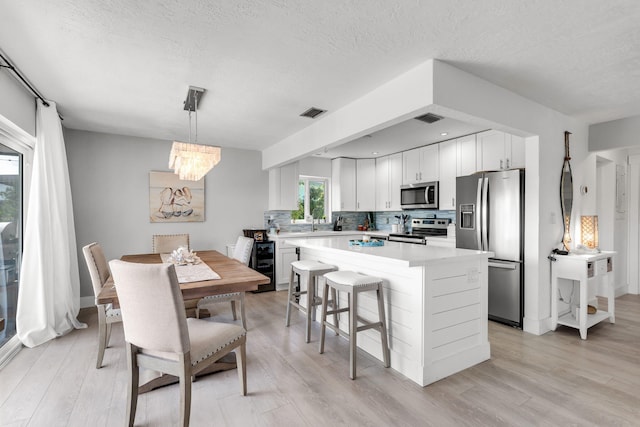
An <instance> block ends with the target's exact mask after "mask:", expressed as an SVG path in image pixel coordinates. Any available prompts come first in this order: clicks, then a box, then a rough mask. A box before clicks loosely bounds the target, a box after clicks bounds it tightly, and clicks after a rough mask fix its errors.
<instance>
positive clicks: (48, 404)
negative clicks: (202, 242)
mask: <svg viewBox="0 0 640 427" xmlns="http://www.w3.org/2000/svg"><path fill="white" fill-rule="evenodd" d="M285 301H286V294H285V293H284V292H269V293H264V294H256V295H253V294H249V295H248V296H247V314H248V323H249V333H248V338H247V346H248V348H247V358H248V374H247V376H248V387H249V394H248V396H246V397H242V396H240V393H239V383H238V377H237V373H236V371H235V370H233V371H228V372H223V373H217V374H214V375H210V376H208V377H205V378H202V379H199V380H198V381H197V382H196V383H194V386H193V401H192V408H191V421H192V422H191V425H192V426H212V425H216V426H252V425H258V426H262V425H265V426H294V425H295V426H305V425H310V426H312V425H318V426H319V425H351V426H352V425H371V426H391V425H393V426H397V425H406V426H428V425H432V426H449V425H454V426H502V425H509V426H532V425H543V426H568V425H580V426H582V425H598V426H618V425H635V426H638V425H640V296H635V295H626V296H623V297H620V298H618V299H617V300H616V310H617V323H616V324H615V325H611V324H609V323H601V324H599V325H596V326H594V327H593V328H591V329H590V330H589V337H588V340H587V341H582V340H581V339H580V337H579V334H578V331H577V330H574V329H569V328H564V327H559V328H558V330H557V331H556V332H551V333H548V334H546V335H543V336H534V335H530V334H526V333H523V332H522V331H519V330H516V329H512V328H510V327H506V326H502V325H499V324H496V323H493V322H489V324H490V328H489V338H490V341H491V360H490V361H487V362H484V363H482V364H480V365H477V366H475V367H473V368H471V369H468V370H466V371H464V372H461V373H459V374H456V375H453V376H451V377H449V378H446V379H443V380H441V381H439V382H437V383H435V384H432V385H430V386H428V387H424V388H422V387H419V386H417V385H416V384H414V383H412V382H410V381H409V380H407V379H405V378H404V377H402V376H401V375H399V374H398V373H396V372H395V371H393V370H391V369H385V368H383V367H382V366H381V363H380V362H378V361H377V360H374V359H372V358H371V357H369V356H368V355H366V354H365V353H363V352H360V353H359V355H358V378H357V379H356V380H355V381H352V380H350V379H349V376H348V347H347V343H346V341H345V340H343V339H341V338H337V337H335V336H333V335H329V336H328V340H327V344H326V352H325V354H324V355H320V354H318V349H317V337H318V330H319V329H318V327H317V325H314V329H313V331H312V332H313V341H312V343H310V344H305V343H304V321H303V316H302V315H301V314H300V313H297V312H296V313H297V314H296V315H294V316H293V320H292V325H291V327H290V328H285V327H284V313H285ZM80 319H81V320H83V321H85V322H88V323H89V325H90V327H89V328H88V329H84V330H78V331H74V332H73V333H71V334H69V335H66V336H64V337H61V338H59V339H56V340H54V341H50V342H49V343H48V344H45V345H42V346H40V347H37V348H34V349H26V348H25V349H23V350H22V351H21V352H20V353H19V354H18V355H17V356H16V357H15V358H14V360H12V361H11V362H10V363H9V365H8V366H7V367H6V368H5V369H4V370H2V371H0V425H2V426H27V425H28V426H91V427H98V426H120V425H124V418H125V400H126V396H125V390H126V383H127V374H126V365H125V354H124V353H125V352H124V346H123V333H122V326H121V325H116V326H114V331H113V335H112V347H110V348H109V349H107V352H106V354H105V359H104V363H105V366H104V367H103V368H102V369H99V370H97V369H95V366H94V365H95V357H96V351H97V330H96V322H97V320H96V315H95V313H94V311H93V310H87V311H83V312H82V313H81V315H80ZM217 319H222V320H227V321H228V320H230V319H231V315H230V308H229V307H228V306H227V305H226V304H222V305H221V307H220V316H218V317H217ZM178 402H179V394H178V387H177V386H169V387H165V388H162V389H158V390H155V391H153V392H151V393H148V394H145V395H142V396H141V397H140V400H139V403H138V412H137V417H136V425H148V426H168V425H177V422H178V414H179V411H178V404H179V403H178Z"/></svg>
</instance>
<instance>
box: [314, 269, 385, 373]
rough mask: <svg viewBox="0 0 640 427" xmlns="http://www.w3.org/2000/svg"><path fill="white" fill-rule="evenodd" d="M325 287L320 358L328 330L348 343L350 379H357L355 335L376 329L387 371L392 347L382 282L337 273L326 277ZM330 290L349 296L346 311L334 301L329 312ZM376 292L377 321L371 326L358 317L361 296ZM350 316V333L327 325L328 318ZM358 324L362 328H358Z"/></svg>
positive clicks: (341, 272)
mask: <svg viewBox="0 0 640 427" xmlns="http://www.w3.org/2000/svg"><path fill="white" fill-rule="evenodd" d="M324 278H325V286H324V289H323V293H322V295H323V298H322V314H321V317H320V354H322V353H324V335H325V328H326V327H329V328H331V329H333V330H334V331H335V332H337V333H338V334H340V335H342V336H344V337H346V338H348V339H349V363H350V366H349V377H351V379H352V380H353V379H355V378H356V349H357V348H358V347H357V343H356V334H357V333H358V332H361V331H364V330H367V329H372V328H375V329H377V330H378V331H379V332H380V338H381V341H382V358H383V361H384V366H385V368H388V367H389V343H388V342H387V322H386V320H385V315H384V295H383V293H382V279H380V278H378V277H372V276H366V275H364V274H359V273H356V272H353V271H334V272H331V273H327V274H325V275H324ZM329 288H331V290H332V292H335V291H336V290H337V291H341V292H346V293H347V296H348V300H347V307H343V308H339V307H338V303H337V301H338V300H337V299H336V298H335V296H334V297H333V307H332V308H333V309H332V310H330V311H327V306H328V303H329V301H327V295H328V292H329ZM366 291H376V295H377V299H378V321H377V322H370V321H368V320H366V319H363V318H361V317H360V316H358V294H359V293H360V292H366ZM345 311H348V312H349V333H348V334H347V333H345V332H343V331H341V330H340V328H339V327H338V326H337V323H336V325H335V326H334V325H332V324H330V323H328V322H327V314H333V315H334V316H335V315H336V314H338V313H342V312H345ZM358 322H360V323H361V324H362V326H358Z"/></svg>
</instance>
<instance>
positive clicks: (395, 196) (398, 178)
mask: <svg viewBox="0 0 640 427" xmlns="http://www.w3.org/2000/svg"><path fill="white" fill-rule="evenodd" d="M401 185H402V153H396V154H392V155H390V156H384V157H378V158H377V159H376V211H399V210H400V209H401V207H400V186H401Z"/></svg>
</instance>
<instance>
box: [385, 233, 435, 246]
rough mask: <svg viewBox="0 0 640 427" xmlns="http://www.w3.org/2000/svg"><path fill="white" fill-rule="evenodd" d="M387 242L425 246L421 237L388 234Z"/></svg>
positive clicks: (424, 241) (425, 242)
mask: <svg viewBox="0 0 640 427" xmlns="http://www.w3.org/2000/svg"><path fill="white" fill-rule="evenodd" d="M388 240H389V241H390V242H403V243H413V244H416V245H426V244H427V241H426V240H425V239H424V238H422V237H416V236H410V235H406V234H405V235H401V234H389V238H388Z"/></svg>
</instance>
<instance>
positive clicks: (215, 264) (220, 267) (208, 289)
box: [97, 250, 271, 393]
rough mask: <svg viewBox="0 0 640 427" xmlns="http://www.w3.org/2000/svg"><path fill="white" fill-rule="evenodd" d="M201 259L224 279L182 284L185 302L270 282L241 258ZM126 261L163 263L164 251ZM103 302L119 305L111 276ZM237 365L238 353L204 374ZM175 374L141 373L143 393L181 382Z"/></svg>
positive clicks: (210, 255) (210, 254)
mask: <svg viewBox="0 0 640 427" xmlns="http://www.w3.org/2000/svg"><path fill="white" fill-rule="evenodd" d="M197 256H198V258H200V260H201V261H202V262H204V263H205V264H207V265H208V266H209V267H210V268H211V269H212V270H213V271H215V272H216V273H218V275H219V276H220V279H215V280H204V281H200V282H189V283H180V290H181V291H182V297H183V299H184V300H185V301H189V300H196V299H200V298H203V297H206V296H209V295H220V294H228V293H233V292H247V291H256V290H258V285H264V284H268V283H270V281H271V279H269V277H267V276H265V275H264V274H261V273H258V272H257V271H255V270H253V269H251V268H249V267H247V266H246V265H244V264H243V263H241V262H240V261H238V260H236V259H233V258H229V257H227V256H225V255H223V254H221V253H220V252H218V251H213V250H209V251H198V252H197ZM120 259H121V260H123V261H127V262H136V263H142V264H156V263H157V264H160V263H162V258H161V256H160V254H137V255H123V256H122V257H121V258H120ZM97 300H98V303H99V304H113V306H114V307H118V294H117V292H116V286H115V285H114V283H113V281H112V280H111V279H109V280H108V281H107V283H105V285H104V286H103V287H102V290H101V291H100V293H99V294H98V297H97ZM235 367H236V359H235V354H234V353H233V352H232V353H229V354H227V355H226V356H224V357H223V358H222V359H220V360H219V361H218V362H216V363H214V364H212V365H211V367H210V368H209V369H207V370H206V371H205V372H202V373H200V374H199V376H200V375H205V374H210V373H213V372H218V371H223V370H228V369H234V368H235ZM177 380H178V379H177V377H174V376H172V375H167V374H165V375H158V373H155V372H147V373H146V374H144V373H141V376H140V384H141V385H140V387H139V389H138V392H139V393H145V392H148V391H151V390H153V389H154V388H158V387H161V386H164V385H168V384H173V383H175V382H177Z"/></svg>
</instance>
